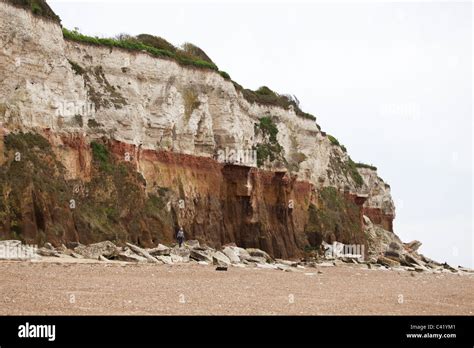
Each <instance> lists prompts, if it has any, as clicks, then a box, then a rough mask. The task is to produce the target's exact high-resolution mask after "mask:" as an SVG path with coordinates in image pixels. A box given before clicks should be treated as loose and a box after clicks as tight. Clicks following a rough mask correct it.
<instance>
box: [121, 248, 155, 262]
mask: <svg viewBox="0 0 474 348" xmlns="http://www.w3.org/2000/svg"><path fill="white" fill-rule="evenodd" d="M115 258H116V259H117V260H120V261H126V262H147V261H148V260H147V259H146V258H145V257H143V256H140V255H137V254H135V253H134V252H133V251H131V250H130V249H127V250H125V251H122V252H120V253H119V254H118V255H117V256H116V257H115Z"/></svg>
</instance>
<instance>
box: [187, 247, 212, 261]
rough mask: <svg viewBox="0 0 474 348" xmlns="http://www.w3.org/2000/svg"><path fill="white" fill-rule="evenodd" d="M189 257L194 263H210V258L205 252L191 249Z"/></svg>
mask: <svg viewBox="0 0 474 348" xmlns="http://www.w3.org/2000/svg"><path fill="white" fill-rule="evenodd" d="M189 257H190V258H192V259H194V260H196V261H205V262H208V263H211V262H212V257H211V256H210V255H209V254H208V253H207V252H205V251H201V250H195V249H192V250H191V252H190V254H189Z"/></svg>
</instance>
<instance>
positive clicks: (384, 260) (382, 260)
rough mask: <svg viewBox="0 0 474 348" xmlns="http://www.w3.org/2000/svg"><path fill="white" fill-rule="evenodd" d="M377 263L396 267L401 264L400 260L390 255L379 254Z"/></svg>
mask: <svg viewBox="0 0 474 348" xmlns="http://www.w3.org/2000/svg"><path fill="white" fill-rule="evenodd" d="M377 263H378V264H380V265H382V266H387V267H395V266H400V262H398V261H395V260H392V259H390V258H388V257H385V256H379V257H378V259H377Z"/></svg>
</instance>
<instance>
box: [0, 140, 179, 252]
mask: <svg viewBox="0 0 474 348" xmlns="http://www.w3.org/2000/svg"><path fill="white" fill-rule="evenodd" d="M91 152H92V157H93V161H92V168H91V173H90V175H91V179H90V181H82V180H79V179H73V180H67V179H66V173H65V169H64V167H63V166H62V164H61V163H60V162H59V161H58V160H57V158H56V155H55V153H54V152H53V150H52V148H51V146H50V144H49V142H48V141H47V140H46V139H45V138H43V137H42V136H41V135H39V134H34V133H10V134H9V135H7V136H5V138H4V154H3V155H4V156H3V157H4V159H5V161H4V163H3V164H2V165H1V166H0V188H1V189H0V239H20V240H22V241H24V242H26V243H34V244H40V245H41V244H42V243H44V242H46V241H50V242H53V243H55V244H61V243H63V242H65V241H74V240H76V241H80V242H82V243H93V242H98V241H102V240H111V241H114V242H117V243H119V244H120V243H121V242H125V241H131V242H133V243H137V244H141V245H144V246H151V245H154V244H156V242H157V241H161V242H165V238H166V237H165V235H166V233H165V231H172V230H173V228H174V220H173V216H172V212H170V211H169V210H167V209H165V205H166V202H167V201H169V199H170V194H171V193H170V192H168V191H167V190H156V192H155V193H150V194H147V193H146V192H145V181H144V179H143V177H142V176H141V174H140V173H138V172H137V171H136V168H135V167H134V165H133V163H132V162H127V161H125V160H123V159H120V158H117V157H116V156H114V155H113V154H112V153H111V152H110V149H109V145H108V143H107V142H105V141H101V140H97V141H94V142H92V143H91ZM166 242H171V241H170V240H166Z"/></svg>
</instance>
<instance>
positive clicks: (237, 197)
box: [0, 2, 395, 257]
mask: <svg viewBox="0 0 474 348" xmlns="http://www.w3.org/2000/svg"><path fill="white" fill-rule="evenodd" d="M0 18H1V22H0V122H1V125H2V132H1V133H2V134H1V138H0V164H1V167H0V183H1V190H0V194H1V197H0V216H1V217H2V219H1V220H2V221H1V223H0V237H1V238H21V239H23V240H25V241H26V242H31V243H42V242H45V241H51V242H52V243H53V244H61V243H66V242H72V241H76V242H82V243H88V242H94V241H100V240H104V239H110V240H114V241H116V242H124V241H131V242H133V243H138V244H141V245H144V246H151V245H156V243H158V242H170V241H171V240H172V239H173V235H174V232H175V231H176V228H177V226H179V225H182V226H184V228H185V230H186V231H187V234H188V236H187V237H188V238H196V239H199V240H201V241H202V242H205V243H208V244H209V245H211V246H214V247H216V246H220V245H223V244H226V243H230V242H235V243H236V244H238V245H242V246H244V247H258V248H261V249H263V250H266V251H267V252H269V253H270V254H271V255H273V256H275V257H296V256H299V255H301V254H302V253H303V252H304V251H305V250H306V251H307V250H311V249H312V248H317V247H318V246H319V245H320V244H321V242H322V240H325V241H327V242H331V241H334V240H337V241H341V242H344V243H361V244H364V243H366V239H367V236H366V235H365V233H364V219H363V215H367V216H368V217H369V218H370V220H371V221H372V222H373V223H374V224H377V225H379V226H381V227H382V228H384V229H385V230H387V231H390V232H393V228H392V220H393V219H394V218H395V207H394V204H393V201H392V198H391V195H390V187H389V186H388V185H387V184H385V183H384V182H383V180H382V179H381V178H379V177H378V175H377V172H376V170H374V169H373V168H368V167H361V166H358V165H356V164H355V163H354V162H352V160H351V159H350V157H349V156H348V154H347V152H346V150H345V148H344V147H343V146H340V145H339V144H338V143H337V141H336V142H335V141H334V140H333V139H332V138H331V137H330V136H328V135H327V134H325V133H324V132H323V131H321V129H320V127H319V126H318V125H317V123H316V120H315V119H313V118H311V117H303V116H301V115H300V113H298V112H297V111H296V110H295V108H294V107H293V106H292V105H290V106H289V107H281V106H277V105H269V104H265V103H260V102H258V101H257V102H252V101H249V100H248V98H246V97H245V96H244V92H243V90H242V89H241V88H239V86H238V85H236V84H235V83H233V82H232V81H231V80H230V79H229V78H226V77H224V76H223V75H222V74H219V73H218V72H217V71H215V70H212V69H205V68H199V67H195V66H185V65H183V64H180V63H179V62H177V61H176V60H173V59H169V58H166V57H156V56H154V55H152V54H150V53H149V52H146V51H133V50H127V49H123V48H118V47H110V46H105V45H99V44H97V45H94V44H90V43H84V42H78V41H74V40H70V39H65V38H64V36H63V31H62V28H61V25H60V24H59V23H58V21H57V20H53V19H51V18H45V17H44V16H39V15H35V14H33V13H32V12H31V11H29V10H28V9H23V8H19V7H17V6H12V4H10V3H8V2H0ZM288 88H289V89H290V88H291V86H289V87H288ZM342 126H343V125H341V127H342Z"/></svg>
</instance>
